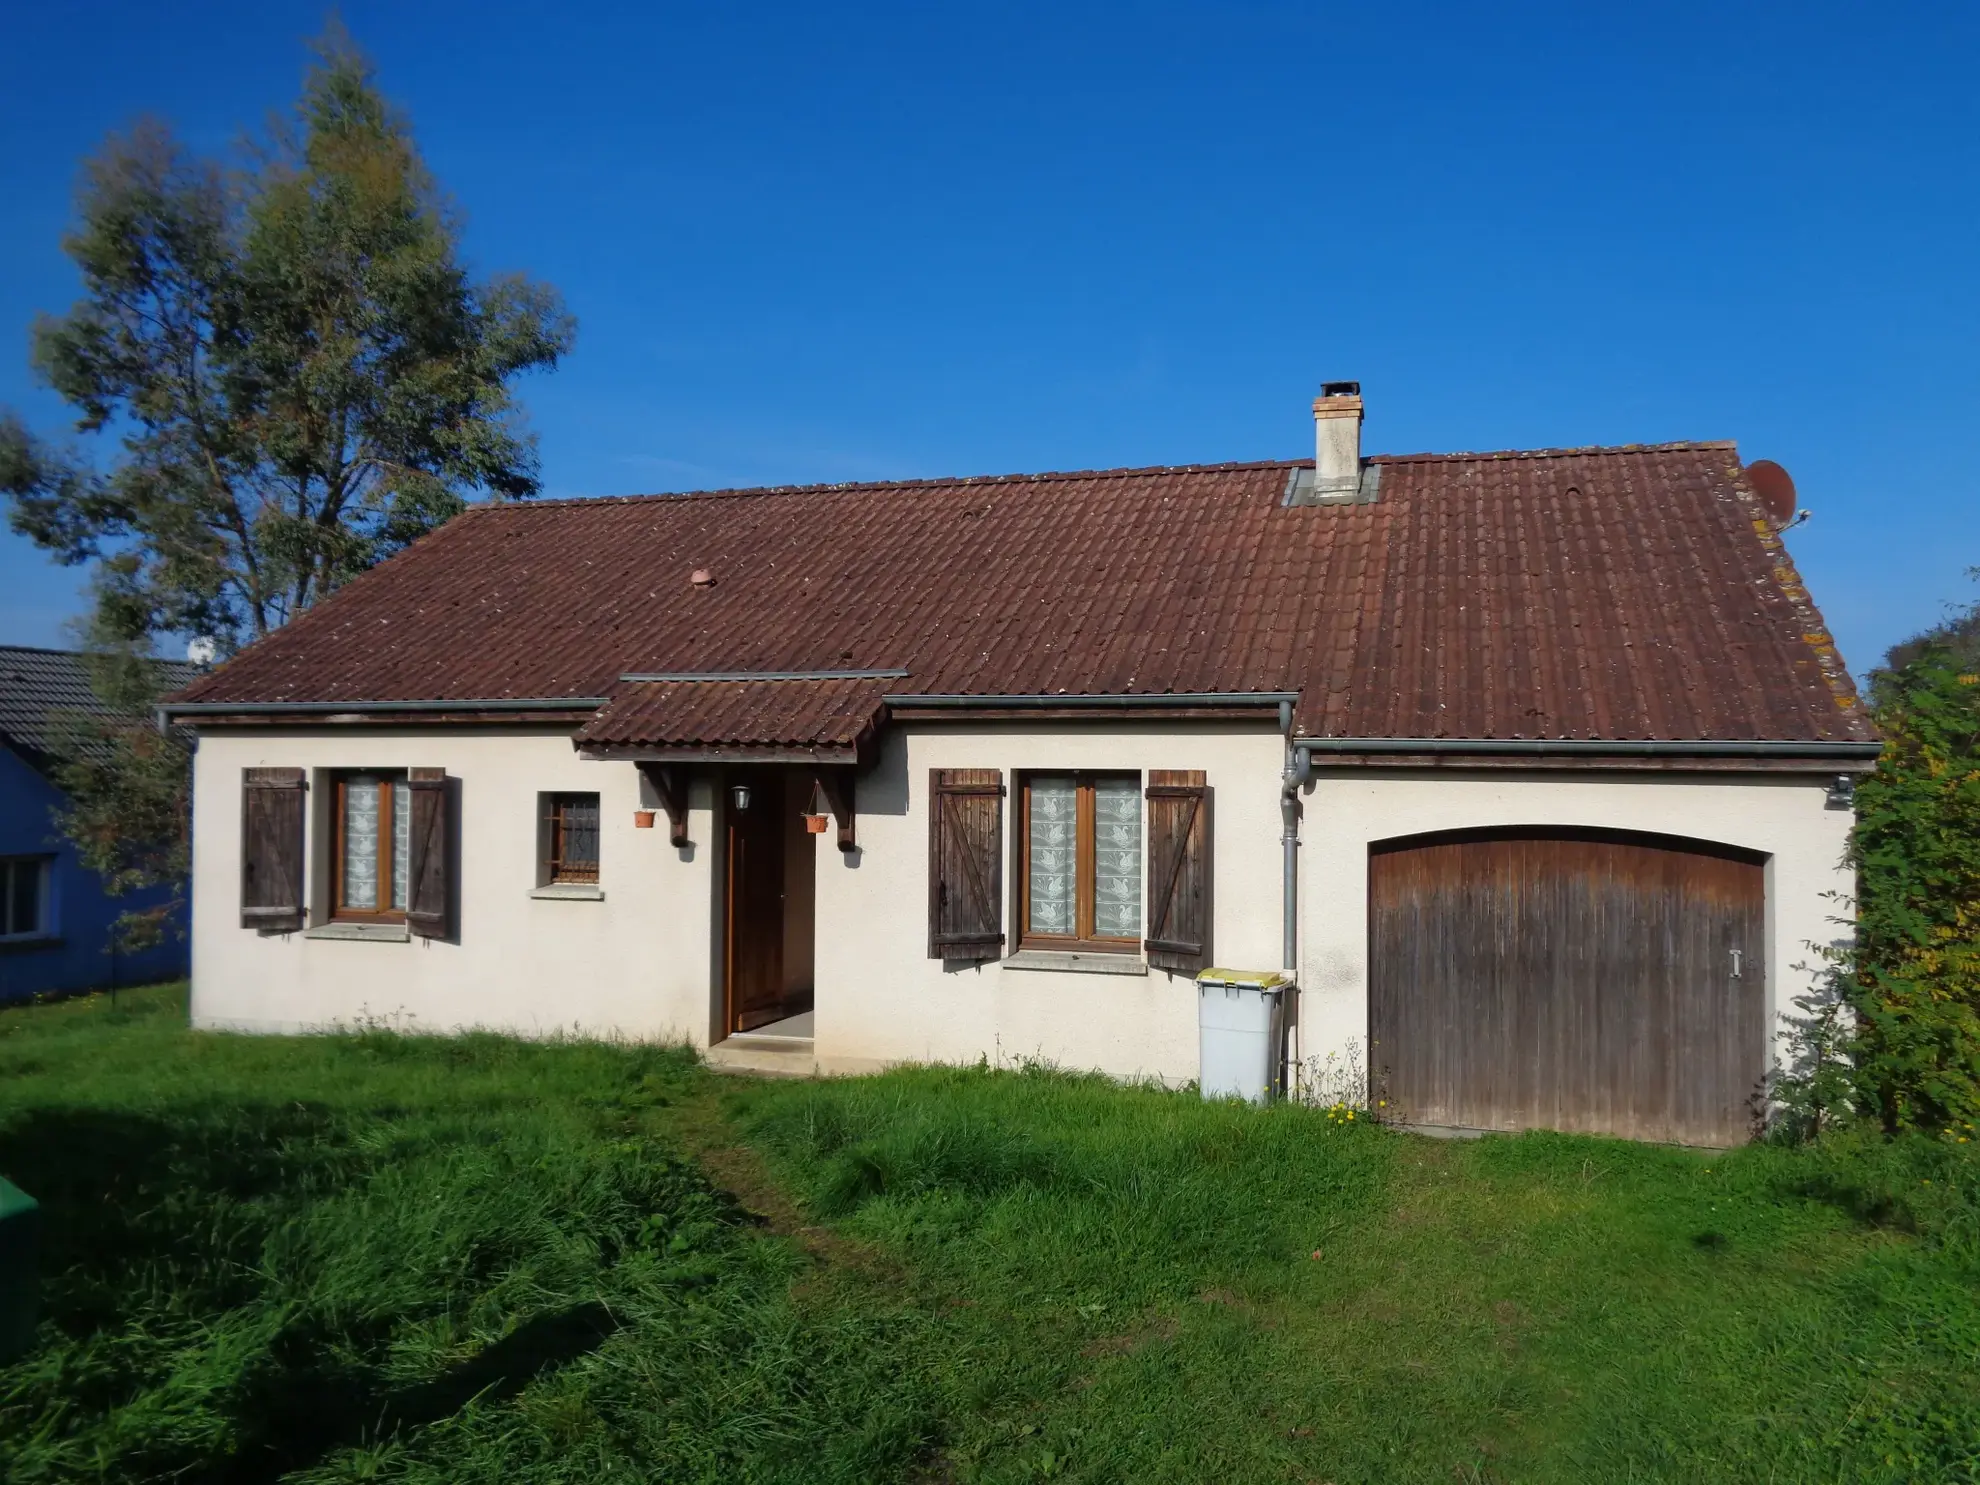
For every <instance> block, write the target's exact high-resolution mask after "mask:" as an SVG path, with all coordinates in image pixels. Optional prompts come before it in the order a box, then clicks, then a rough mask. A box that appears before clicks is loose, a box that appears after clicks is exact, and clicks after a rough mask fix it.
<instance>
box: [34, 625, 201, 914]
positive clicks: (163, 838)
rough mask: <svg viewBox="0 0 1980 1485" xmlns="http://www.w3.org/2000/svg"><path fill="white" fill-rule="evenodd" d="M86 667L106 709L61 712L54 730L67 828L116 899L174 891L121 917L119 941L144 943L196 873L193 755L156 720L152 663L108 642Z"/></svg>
mask: <svg viewBox="0 0 1980 1485" xmlns="http://www.w3.org/2000/svg"><path fill="white" fill-rule="evenodd" d="M89 671H90V683H91V688H92V689H93V690H94V691H95V692H96V695H97V698H98V699H99V700H100V701H102V702H104V703H105V704H106V706H107V708H108V710H107V711H105V712H102V713H83V712H70V713H66V714H58V715H57V716H56V717H55V719H54V727H53V729H52V737H51V741H52V743H53V745H54V748H55V751H56V752H57V754H58V755H59V757H60V758H61V762H60V763H58V765H57V766H56V769H55V782H56V784H57V785H59V786H60V787H61V789H62V791H63V792H64V793H65V794H66V795H67V796H68V800H69V805H68V808H67V809H66V810H65V811H64V813H63V816H62V820H61V824H62V828H63V831H64V833H65V834H66V835H67V836H68V838H69V840H70V841H71V842H72V843H73V844H74V846H75V848H76V855H77V857H78V859H79V860H81V862H82V864H83V865H84V866H86V867H88V868H89V869H90V870H91V871H93V872H95V873H96V874H97V875H98V876H99V877H100V878H101V879H102V881H103V883H104V886H105V889H106V890H107V891H108V892H109V893H110V894H111V895H112V896H121V895H122V894H124V893H126V892H130V891H134V890H137V889H141V888H149V887H158V886H165V887H168V888H170V889H172V890H171V891H169V892H167V893H165V894H164V895H162V896H159V895H156V894H154V896H153V900H152V901H150V902H149V903H148V904H147V905H146V906H144V907H140V908H133V909H131V910H129V911H127V912H125V913H123V914H121V915H120V916H119V917H118V919H117V923H116V926H115V937H116V941H117V945H118V947H119V948H122V949H126V950H137V949H143V948H146V947H149V946H150V945H152V944H155V943H158V942H160V941H161V940H162V939H164V937H165V936H166V933H167V932H168V930H169V927H170V924H171V922H172V918H173V915H174V914H175V913H176V912H177V911H178V909H179V908H180V907H181V906H182V905H183V904H184V901H185V884H186V882H187V880H188V878H189V877H190V875H191V871H192V834H191V828H190V826H191V821H190V819H189V811H188V809H187V804H188V800H187V797H186V789H187V778H188V775H189V772H190V767H189V764H190V759H189V757H188V749H187V744H186V740H185V738H184V737H183V736H182V735H180V733H179V732H178V731H177V730H169V731H168V730H162V729H160V728H157V727H154V726H153V725H152V723H151V717H150V706H151V703H152V702H153V701H154V700H155V699H156V698H157V696H158V694H159V689H160V682H159V673H158V668H157V666H156V665H155V664H154V663H153V662H152V661H151V660H150V659H148V658H147V657H146V656H145V655H144V654H142V653H141V652H140V651H138V650H136V649H134V648H132V647H129V646H123V647H117V646H103V647H99V648H97V649H95V650H93V651H92V652H91V654H90V657H89Z"/></svg>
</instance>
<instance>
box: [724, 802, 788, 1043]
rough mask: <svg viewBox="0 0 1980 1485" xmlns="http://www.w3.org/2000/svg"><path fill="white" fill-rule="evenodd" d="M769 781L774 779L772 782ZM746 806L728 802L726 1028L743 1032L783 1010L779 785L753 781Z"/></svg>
mask: <svg viewBox="0 0 1980 1485" xmlns="http://www.w3.org/2000/svg"><path fill="white" fill-rule="evenodd" d="M771 782H774V781H771ZM750 796H751V797H750V806H749V808H748V809H746V810H738V809H736V808H735V804H734V797H733V795H732V796H731V797H730V799H729V807H728V826H729V835H728V846H729V881H728V912H727V919H728V934H727V938H728V943H727V953H726V956H725V957H726V968H727V978H726V983H727V986H728V993H727V999H728V1030H729V1031H731V1032H736V1031H748V1030H750V1029H751V1028H752V1027H756V1026H761V1025H763V1024H765V1023H766V1022H769V1021H775V1020H776V1019H777V1018H778V1017H780V1016H781V1015H783V1003H784V818H783V809H782V801H783V790H782V789H781V788H777V787H766V784H765V783H764V782H758V783H755V784H753V785H752V786H751V789H750Z"/></svg>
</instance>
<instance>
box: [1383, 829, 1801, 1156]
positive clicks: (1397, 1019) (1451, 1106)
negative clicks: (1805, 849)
mask: <svg viewBox="0 0 1980 1485" xmlns="http://www.w3.org/2000/svg"><path fill="white" fill-rule="evenodd" d="M1368 878H1369V880H1368V886H1369V925H1368V927H1369V932H1368V939H1369V956H1370V965H1369V970H1370V985H1369V1041H1370V1048H1369V1065H1370V1069H1371V1072H1372V1073H1373V1076H1374V1078H1375V1081H1376V1083H1377V1086H1378V1087H1379V1088H1381V1089H1382V1090H1383V1096H1386V1097H1387V1098H1388V1099H1389V1100H1390V1102H1391V1105H1392V1107H1394V1108H1395V1109H1397V1110H1398V1111H1399V1112H1400V1113H1401V1116H1402V1117H1403V1119H1404V1120H1406V1121H1407V1122H1409V1123H1412V1124H1422V1125H1433V1126H1435V1125H1447V1126H1452V1127H1456V1128H1465V1129H1529V1128H1539V1129H1568V1130H1582V1131H1588V1132H1594V1133H1604V1134H1619V1135H1627V1136H1630V1137H1632V1138H1636V1139H1648V1140H1668V1141H1674V1142H1678V1143H1683V1144H1694V1145H1727V1144H1733V1143H1736V1142H1738V1141H1739V1140H1742V1139H1744V1138H1746V1137H1747V1136H1748V1134H1749V1133H1750V1132H1751V1128H1752V1118H1753V1114H1752V1098H1753V1095H1754V1093H1755V1092H1756V1090H1757V1089H1758V1088H1759V1086H1760V1083H1761V1079H1762V1076H1763V1073H1764V1056H1765V1046H1766V1028H1767V1012H1766V964H1765V962H1764V954H1763V950H1764V945H1765V924H1766V901H1765V898H1766V890H1765V877H1764V868H1763V867H1762V864H1761V858H1760V857H1758V856H1755V855H1753V854H1751V853H1748V852H1741V851H1733V850H1730V849H1727V848H1724V847H1719V846H1713V845H1709V844H1707V843H1705V842H1702V841H1691V840H1680V839H1677V838H1675V837H1670V836H1655V835H1625V834H1620V833H1614V832H1600V831H1562V830H1499V831H1491V832H1464V833H1456V834H1449V835H1438V836H1417V837H1412V838H1410V839H1407V840H1400V841H1390V842H1384V843H1381V844H1378V845H1376V846H1373V847H1371V849H1370V854H1369V863H1368Z"/></svg>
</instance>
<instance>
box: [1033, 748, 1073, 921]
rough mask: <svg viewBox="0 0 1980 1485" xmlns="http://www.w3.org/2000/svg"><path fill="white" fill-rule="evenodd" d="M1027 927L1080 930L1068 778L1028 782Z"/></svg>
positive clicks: (1071, 784)
mask: <svg viewBox="0 0 1980 1485" xmlns="http://www.w3.org/2000/svg"><path fill="white" fill-rule="evenodd" d="M1027 848H1028V850H1029V853H1030V867H1029V877H1028V880H1029V884H1030V893H1029V898H1028V900H1029V902H1030V904H1031V923H1030V930H1031V932H1033V933H1050V934H1063V935H1065V936H1066V937H1068V938H1070V937H1071V936H1072V935H1073V934H1075V933H1077V932H1078V925H1077V923H1076V921H1075V907H1076V899H1075V893H1076V892H1077V890H1078V880H1079V877H1078V864H1079V788H1078V786H1077V784H1076V783H1075V782H1074V781H1073V780H1072V779H1071V778H1070V777H1066V778H1050V777H1046V778H1035V779H1033V780H1032V781H1031V830H1030V839H1029V841H1028V842H1027Z"/></svg>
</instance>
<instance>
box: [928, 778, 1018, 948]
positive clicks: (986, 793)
mask: <svg viewBox="0 0 1980 1485" xmlns="http://www.w3.org/2000/svg"><path fill="white" fill-rule="evenodd" d="M1003 954H1004V776H1003V774H1001V773H1000V772H998V771H997V770H996V769H994V768H937V769H931V770H930V771H929V775H928V957H929V958H930V959H963V960H983V959H1000V958H1002V957H1003Z"/></svg>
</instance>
